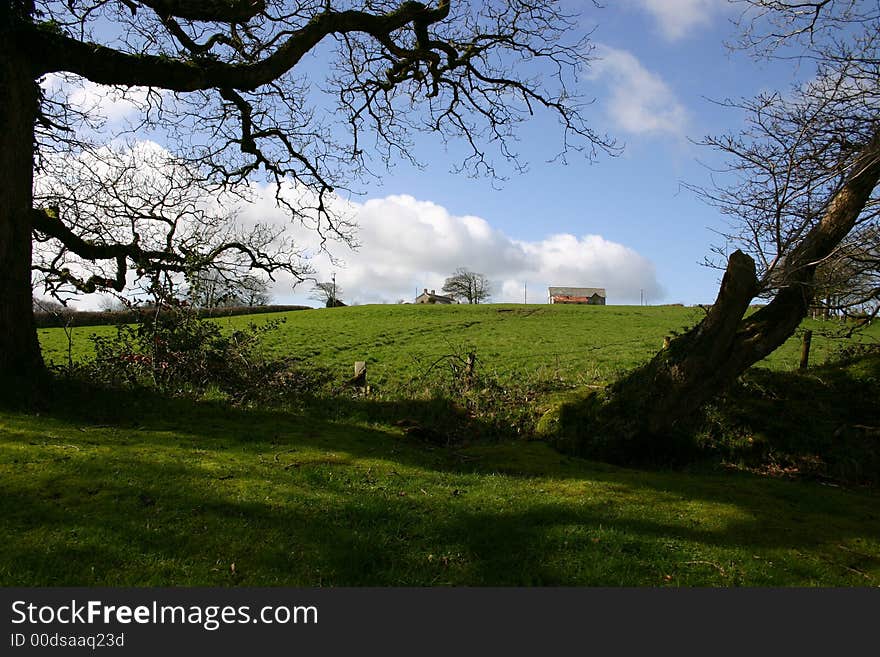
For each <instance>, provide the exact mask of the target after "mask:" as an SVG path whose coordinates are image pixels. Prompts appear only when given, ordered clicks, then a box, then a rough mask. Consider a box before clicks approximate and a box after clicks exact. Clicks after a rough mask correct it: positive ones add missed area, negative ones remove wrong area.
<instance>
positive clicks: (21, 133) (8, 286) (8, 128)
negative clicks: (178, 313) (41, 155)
mask: <svg viewBox="0 0 880 657" xmlns="http://www.w3.org/2000/svg"><path fill="white" fill-rule="evenodd" d="M6 13H7V12H6V11H4V12H0V19H2V20H3V21H4V22H6V19H7V18H9V17H8V16H3V14H6ZM10 22H11V21H10ZM8 29H14V28H12V27H11V26H10V24H9V22H6V25H4V26H3V27H0V379H4V380H7V381H9V380H21V379H35V378H39V377H40V376H41V375H42V374H43V372H44V366H43V359H42V357H41V355H40V347H39V343H38V342H37V332H36V328H35V325H34V314H33V303H32V290H31V209H32V205H33V189H32V186H33V169H34V143H33V134H34V120H35V118H36V116H37V108H38V88H37V85H36V83H35V82H34V78H33V75H32V74H31V72H30V67H29V66H28V65H27V62H26V60H23V59H21V58H20V57H18V56H17V53H16V52H15V51H14V50H13V49H12V48H11V46H10V44H11V43H12V39H10V38H8V35H7V34H6V32H7V30H8Z"/></svg>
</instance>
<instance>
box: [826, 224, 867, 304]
mask: <svg viewBox="0 0 880 657" xmlns="http://www.w3.org/2000/svg"><path fill="white" fill-rule="evenodd" d="M813 288H814V290H815V291H814V295H813V296H814V301H813V316H814V317H822V318H824V319H829V318H831V317H841V316H843V317H845V316H847V315H862V316H868V317H873V316H874V315H876V314H877V312H878V310H880V230H878V228H877V227H876V226H867V227H866V228H865V229H863V230H861V231H858V232H856V233H855V234H854V235H853V236H852V237H851V238H850V239H848V240H847V241H846V242H844V243H842V244H841V245H840V246H839V247H838V249H837V250H836V251H835V253H834V255H833V256H832V257H830V258H828V259H826V260H825V261H824V262H823V263H821V264H820V265H819V266H818V267H817V269H816V275H815V278H814V280H813Z"/></svg>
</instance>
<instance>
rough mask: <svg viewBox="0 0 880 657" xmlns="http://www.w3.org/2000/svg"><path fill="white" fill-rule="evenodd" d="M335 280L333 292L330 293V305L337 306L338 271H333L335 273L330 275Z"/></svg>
mask: <svg viewBox="0 0 880 657" xmlns="http://www.w3.org/2000/svg"><path fill="white" fill-rule="evenodd" d="M330 278H331V279H332V281H333V292H332V293H331V295H330V307H331V308H335V307H336V272H333V275H332V276H331V277H330Z"/></svg>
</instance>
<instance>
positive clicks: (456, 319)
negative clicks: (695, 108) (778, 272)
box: [40, 304, 880, 389]
mask: <svg viewBox="0 0 880 657" xmlns="http://www.w3.org/2000/svg"><path fill="white" fill-rule="evenodd" d="M703 313H704V311H703V310H702V309H700V308H682V307H676V306H655V307H640V306H565V305H555V306H551V305H495V304H492V305H480V306H468V305H456V306H418V305H379V306H356V307H351V308H333V309H327V308H322V309H316V310H309V311H298V312H291V313H279V314H278V315H273V314H268V315H260V316H256V317H246V316H245V317H231V318H226V319H219V320H216V321H219V322H220V323H221V324H222V325H224V326H228V327H230V328H234V327H236V326H243V325H245V324H247V323H248V322H250V321H255V322H257V323H261V322H265V321H267V320H269V319H270V318H273V317H276V318H278V317H280V318H283V319H284V320H285V321H284V323H283V324H282V325H281V327H280V328H279V329H278V330H277V331H275V332H273V333H270V334H269V335H267V337H266V341H265V345H266V349H267V351H268V352H270V353H271V354H273V355H276V356H289V357H294V358H298V359H301V360H302V361H303V363H304V364H306V365H318V366H324V367H330V368H332V369H334V371H338V372H339V376H340V378H344V377H345V376H350V373H351V371H352V366H353V363H354V362H355V361H359V360H362V361H366V362H367V364H368V370H369V374H370V377H369V378H370V382H371V383H372V384H373V385H377V386H379V387H386V388H391V389H393V388H395V387H396V386H398V385H401V384H406V383H408V382H409V381H411V380H412V379H413V378H415V377H418V376H419V375H421V374H423V373H424V372H425V371H426V370H427V369H428V368H429V367H430V365H431V364H432V363H434V362H435V361H436V360H437V359H438V358H440V357H442V356H444V355H446V354H452V353H464V352H466V351H470V350H476V352H477V358H478V362H479V365H480V367H481V368H482V369H483V371H484V372H486V373H491V374H493V375H497V377H498V378H499V379H501V380H504V379H506V378H508V377H512V376H519V377H522V376H525V377H533V376H536V375H542V374H543V375H557V374H558V375H562V376H564V377H566V378H568V379H570V380H572V381H573V382H583V383H596V382H606V381H608V380H610V379H611V378H613V377H615V376H616V375H618V374H620V373H621V372H623V371H627V370H629V369H632V368H633V367H636V366H637V365H639V364H640V363H643V362H644V361H645V360H647V359H649V358H650V357H651V356H652V355H653V354H654V353H656V352H657V350H658V349H659V348H660V346H661V345H662V344H663V337H664V336H666V335H670V334H671V333H673V332H676V331H679V332H680V331H684V330H685V329H686V328H689V327H691V326H693V325H694V324H695V323H697V322H698V321H699V320H700V318H701V317H702V316H703ZM804 327H805V328H812V329H813V330H814V332H815V335H814V338H813V348H812V362H814V363H821V362H823V361H824V360H825V359H826V358H827V357H828V356H829V355H831V354H832V353H833V352H834V351H835V350H836V349H837V348H839V347H840V346H841V345H842V344H844V341H841V340H835V339H830V338H827V337H824V336H823V334H824V333H828V332H835V331H837V330H839V326H838V324H836V323H835V322H820V321H810V320H808V321H806V322H805V323H804ZM114 331H115V329H114V328H113V327H108V326H102V327H78V328H74V329H73V355H74V358H75V359H76V358H83V357H88V356H89V355H90V354H91V353H92V352H91V342H90V341H89V339H88V336H89V335H90V334H95V333H96V334H101V335H107V334H112V333H113V332H114ZM862 339H873V340H877V339H880V327H878V326H877V325H875V326H873V327H871V329H870V330H869V332H868V333H867V335H866V336H865V337H863V338H862ZM40 340H41V343H42V345H43V350H44V353H45V355H46V358H47V360H50V361H52V362H54V363H58V364H62V363H64V362H66V359H67V339H66V336H65V334H64V332H63V331H62V330H61V329H42V330H41V331H40ZM799 358H800V334H797V335H795V336H794V337H792V338H791V339H790V340H789V341H788V342H787V343H786V344H785V345H784V346H783V347H781V348H780V349H779V350H777V351H776V352H775V353H774V354H772V355H771V356H770V357H769V358H768V359H767V360H766V361H765V362H764V363H761V365H762V366H767V367H770V368H772V369H776V370H790V369H795V368H796V367H797V364H798V361H799Z"/></svg>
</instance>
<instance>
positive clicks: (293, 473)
mask: <svg viewBox="0 0 880 657" xmlns="http://www.w3.org/2000/svg"><path fill="white" fill-rule="evenodd" d="M701 312H702V311H700V310H699V309H687V308H672V307H669V308H615V307H606V308H601V307H600V308H585V307H565V306H559V307H549V306H495V305H492V306H485V307H416V306H373V307H357V308H343V309H332V310H315V311H305V312H295V313H289V314H286V315H285V316H284V317H285V319H286V321H285V323H284V324H283V325H282V326H281V327H280V329H279V330H278V331H276V332H274V333H271V334H269V336H268V341H267V344H266V348H267V350H269V351H271V352H272V353H274V354H278V355H282V354H283V355H285V356H290V357H296V358H300V359H302V361H303V362H304V363H309V364H315V365H321V366H324V367H329V368H331V369H332V370H333V371H338V372H339V377H340V378H344V377H346V376H350V372H351V366H352V363H353V362H354V361H355V360H366V361H367V362H368V364H369V368H370V369H369V372H370V380H371V381H372V382H373V384H375V385H377V387H378V389H379V390H382V389H383V388H384V389H387V390H395V389H397V387H398V386H400V385H402V384H403V383H405V382H407V381H412V380H414V379H415V380H417V379H418V377H419V376H420V375H421V373H422V372H424V370H425V369H426V368H427V367H428V365H429V364H430V363H431V362H434V361H436V359H437V358H439V357H441V356H443V355H444V354H448V353H451V352H455V351H461V350H465V349H475V350H476V351H477V354H478V357H479V359H480V364H481V367H482V368H483V370H484V371H486V372H492V373H494V376H497V378H498V379H505V378H508V379H510V378H516V377H522V376H537V375H540V374H541V373H542V372H544V373H546V372H551V373H558V375H559V376H564V377H568V378H569V379H571V380H572V381H575V382H591V381H602V380H607V379H608V378H610V377H612V376H614V374H615V373H616V372H619V371H622V370H625V369H628V368H631V367H633V366H635V365H637V364H638V363H639V362H641V361H643V360H644V359H646V358H648V357H650V355H651V354H652V353H653V352H654V351H655V350H656V348H657V347H658V346H659V345H660V344H662V338H663V336H664V335H667V334H669V333H670V332H671V331H673V330H681V329H682V328H684V327H685V326H687V325H689V324H690V323H692V322H694V321H696V319H698V317H699V313H701ZM266 319H267V317H265V316H261V317H259V318H256V319H255V321H257V322H262V321H266ZM219 321H221V322H223V323H224V325H226V326H229V327H230V328H232V327H234V326H240V325H242V324H243V323H245V322H247V321H248V319H247V318H241V317H237V318H231V319H224V320H219ZM824 326H825V325H824V324H822V323H816V324H815V328H814V330H816V331H817V337H816V339H814V350H815V351H814V362H821V361H822V360H824V358H825V357H826V356H827V355H828V354H831V353H832V352H833V351H834V350H835V349H836V348H837V346H838V345H837V343H835V342H834V341H831V340H828V339H826V338H824V337H822V336H821V335H819V334H818V332H819V330H820V329H822V328H824ZM92 331H95V332H104V333H107V332H112V331H113V329H112V328H107V327H103V328H99V329H75V332H74V353H75V356H76V357H77V358H82V357H85V356H86V355H87V353H88V350H89V344H90V343H89V341H88V339H87V336H88V334H89V333H90V332H92ZM868 338H869V339H875V338H876V330H875V331H874V333H873V334H869V336H868ZM41 340H42V342H43V345H44V349H45V350H46V353H47V354H48V355H49V357H50V358H52V359H53V360H55V361H56V362H57V361H59V360H61V359H62V358H64V356H63V353H64V352H65V351H66V344H65V341H64V340H63V332H62V331H61V330H60V329H52V330H43V331H41ZM799 349H800V346H799V342H798V340H797V338H795V339H794V340H793V341H792V342H791V343H790V344H788V345H786V346H785V347H784V348H783V349H782V350H780V352H778V353H777V354H774V356H773V357H772V358H771V359H770V360H769V361H768V362H767V363H766V364H767V365H768V366H769V367H771V368H774V369H775V370H777V371H784V370H788V369H791V368H793V367H795V366H796V364H797V359H798V356H799ZM872 372H873V370H872ZM869 374H870V373H869ZM871 376H873V374H871ZM821 378H822V377H818V378H817V380H818V379H821ZM815 385H818V384H815ZM809 390H810V389H807V388H805V389H804V394H805V395H806V394H807V393H808V391H809ZM55 394H56V397H55V398H54V399H53V400H51V403H48V404H47V405H46V407H47V408H49V409H51V410H50V411H48V412H47V411H43V412H42V413H40V414H36V413H34V412H33V411H31V412H23V411H20V410H12V409H5V410H0V513H2V516H3V518H4V522H3V523H2V524H0V541H2V544H3V545H4V550H3V551H2V552H0V585H4V586H11V585H28V586H31V585H88V586H91V585H110V586H117V585H207V586H211V585H230V586H233V585H244V586H261V585H269V586H271V585H288V586H313V585H318V586H342V585H355V586H361V585H392V586H402V585H412V586H425V585H473V586H483V585H549V586H555V585H630V586H740V585H745V586H815V585H822V586H877V585H880V503H878V502H880V497H878V493H877V491H876V489H866V488H857V487H851V488H847V487H843V486H838V485H829V483H828V482H827V481H826V482H824V483H822V482H819V481H791V480H787V479H784V478H779V477H767V476H758V475H756V474H751V473H748V472H743V471H735V470H733V469H729V468H724V467H719V466H717V465H711V464H705V463H704V464H702V465H696V466H693V467H691V468H690V469H684V470H675V471H649V470H635V469H626V468H618V467H612V466H607V465H603V464H598V463H594V462H589V461H585V460H581V459H577V458H573V457H569V456H565V455H562V454H560V453H558V452H556V451H554V450H552V449H551V448H550V447H548V446H547V445H546V444H544V443H541V442H530V441H523V440H511V439H506V440H498V439H495V440H493V441H491V442H487V441H480V440H474V441H465V442H464V443H463V444H458V445H457V446H455V447H437V446H433V445H430V444H428V443H426V442H424V441H421V440H419V439H417V438H416V437H414V436H413V435H412V434H410V433H408V432H407V431H406V430H405V426H398V425H397V423H396V422H394V421H393V418H400V419H404V418H406V417H409V416H410V415H411V414H415V415H416V416H418V408H417V406H418V405H420V404H422V405H430V404H431V403H432V401H431V400H430V399H424V400H419V399H409V400H400V399H395V397H394V396H393V395H388V396H385V397H379V398H377V397H367V398H363V397H352V396H351V395H349V396H347V397H346V398H340V399H339V400H338V403H337V402H330V403H328V402H327V401H326V400H325V402H323V403H322V404H320V405H318V406H315V407H313V408H309V407H307V406H306V407H303V408H301V409H299V410H293V409H287V410H285V409H275V410H267V409H259V408H233V407H229V406H228V405H224V404H221V403H220V402H217V401H193V400H186V399H165V398H161V397H159V396H157V395H155V394H153V393H151V392H143V391H141V392H133V391H111V392H107V391H101V390H95V389H92V388H81V387H79V386H77V385H73V386H68V387H58V388H57V389H56V393H55ZM809 394H812V393H809ZM823 403H824V402H823ZM803 404H804V405H805V406H806V405H807V400H804V401H803ZM377 406H382V409H383V410H382V412H381V413H377V412H375V407H377ZM480 421H481V420H480V419H479V418H475V419H472V420H471V422H472V424H471V427H472V429H473V432H474V434H475V435H478V434H479V433H480V427H479V423H480ZM774 430H775V431H778V430H779V428H778V427H776V428H775V429H774Z"/></svg>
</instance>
